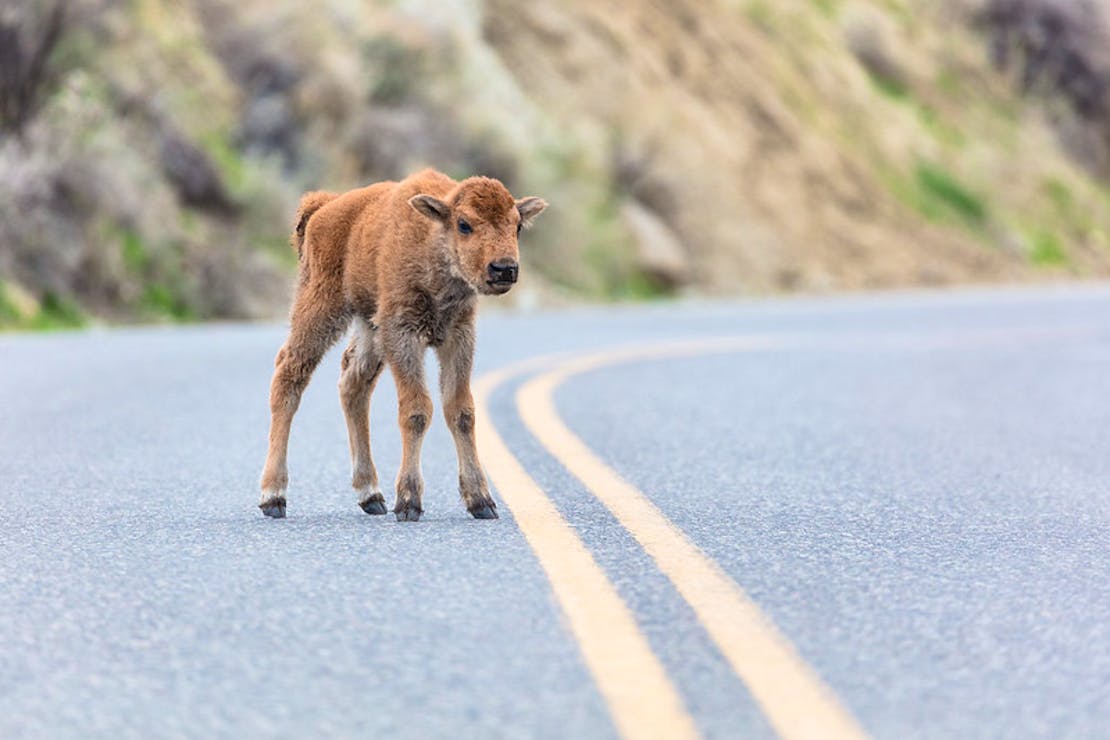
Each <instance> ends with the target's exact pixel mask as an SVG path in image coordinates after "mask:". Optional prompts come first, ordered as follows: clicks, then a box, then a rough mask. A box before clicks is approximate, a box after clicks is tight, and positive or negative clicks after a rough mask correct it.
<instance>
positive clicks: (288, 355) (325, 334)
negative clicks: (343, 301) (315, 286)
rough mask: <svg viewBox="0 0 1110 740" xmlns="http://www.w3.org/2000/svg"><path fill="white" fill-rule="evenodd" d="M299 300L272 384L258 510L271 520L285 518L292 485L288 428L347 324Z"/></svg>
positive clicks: (279, 355)
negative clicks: (304, 394) (264, 461)
mask: <svg viewBox="0 0 1110 740" xmlns="http://www.w3.org/2000/svg"><path fill="white" fill-rule="evenodd" d="M305 303H306V302H305V301H303V300H301V299H300V298H298V301H297V303H296V304H295V305H294V309H293V326H292V328H291V329H290V331H289V338H288V339H286V340H285V344H284V345H283V346H282V348H281V349H280V350H278V354H277V359H276V360H275V361H274V378H273V381H272V382H271V383H270V448H269V451H268V452H267V454H266V466H265V467H264V468H263V470H262V481H261V486H262V495H261V498H260V499H259V502H258V508H260V509H262V513H263V514H265V515H266V516H268V517H273V518H275V519H281V518H282V517H284V516H285V489H286V488H287V487H288V485H289V471H288V468H287V465H286V455H287V453H288V450H289V427H290V426H291V425H292V423H293V415H294V414H295V413H297V407H298V406H300V404H301V394H302V393H304V389H305V387H306V386H307V385H308V381H309V379H310V378H311V377H312V371H313V370H315V369H316V366H317V365H318V364H320V358H321V357H323V356H324V353H325V352H327V351H328V348H329V347H331V345H332V344H333V343H334V342H335V340H336V339H338V338H339V334H340V333H341V332H342V331H343V328H344V326H345V324H346V321H345V320H344V319H343V318H342V317H336V316H331V315H327V314H324V313H322V312H311V311H309V310H306V308H307V307H303V308H302V306H303V305H304V304H305Z"/></svg>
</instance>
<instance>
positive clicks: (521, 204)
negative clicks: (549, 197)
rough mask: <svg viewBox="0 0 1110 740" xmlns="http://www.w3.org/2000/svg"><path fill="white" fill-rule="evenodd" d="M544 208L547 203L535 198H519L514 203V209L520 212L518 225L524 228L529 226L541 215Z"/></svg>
mask: <svg viewBox="0 0 1110 740" xmlns="http://www.w3.org/2000/svg"><path fill="white" fill-rule="evenodd" d="M544 208H547V201H546V200H544V199H543V198H536V197H535V196H529V197H527V198H521V199H520V200H518V201H517V202H516V209H517V210H518V211H520V223H521V224H522V225H523V226H524V228H528V227H529V226H531V225H532V221H533V220H534V219H535V218H536V216H538V215H540V214H541V213H543V209H544Z"/></svg>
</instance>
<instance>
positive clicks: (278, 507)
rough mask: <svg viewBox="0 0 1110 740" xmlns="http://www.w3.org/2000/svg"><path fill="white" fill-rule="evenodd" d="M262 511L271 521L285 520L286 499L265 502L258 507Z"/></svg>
mask: <svg viewBox="0 0 1110 740" xmlns="http://www.w3.org/2000/svg"><path fill="white" fill-rule="evenodd" d="M258 508H260V509H262V513H263V514H265V515H266V516H268V517H270V518H271V519H284V518H285V499H283V498H275V499H270V500H269V501H266V502H263V503H261V504H259V505H258Z"/></svg>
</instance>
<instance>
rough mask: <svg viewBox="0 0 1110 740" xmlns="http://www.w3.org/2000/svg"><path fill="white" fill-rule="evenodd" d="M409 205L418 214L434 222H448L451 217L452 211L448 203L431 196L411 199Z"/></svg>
mask: <svg viewBox="0 0 1110 740" xmlns="http://www.w3.org/2000/svg"><path fill="white" fill-rule="evenodd" d="M409 205H410V206H412V207H413V208H415V209H416V212H417V213H419V214H421V215H423V216H427V217H428V218H430V219H432V220H433V221H446V220H447V217H448V216H450V215H451V209H450V207H448V205H447V204H446V203H444V202H443V201H442V200H440V199H439V198H433V197H432V196H430V195H414V196H412V197H411V198H409Z"/></svg>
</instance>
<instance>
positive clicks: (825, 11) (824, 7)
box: [810, 0, 838, 18]
mask: <svg viewBox="0 0 1110 740" xmlns="http://www.w3.org/2000/svg"><path fill="white" fill-rule="evenodd" d="M810 4H811V5H813V7H815V8H817V10H818V12H820V13H821V14H822V15H824V16H825V17H826V18H835V17H836V13H837V10H838V8H837V5H838V0H810Z"/></svg>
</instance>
